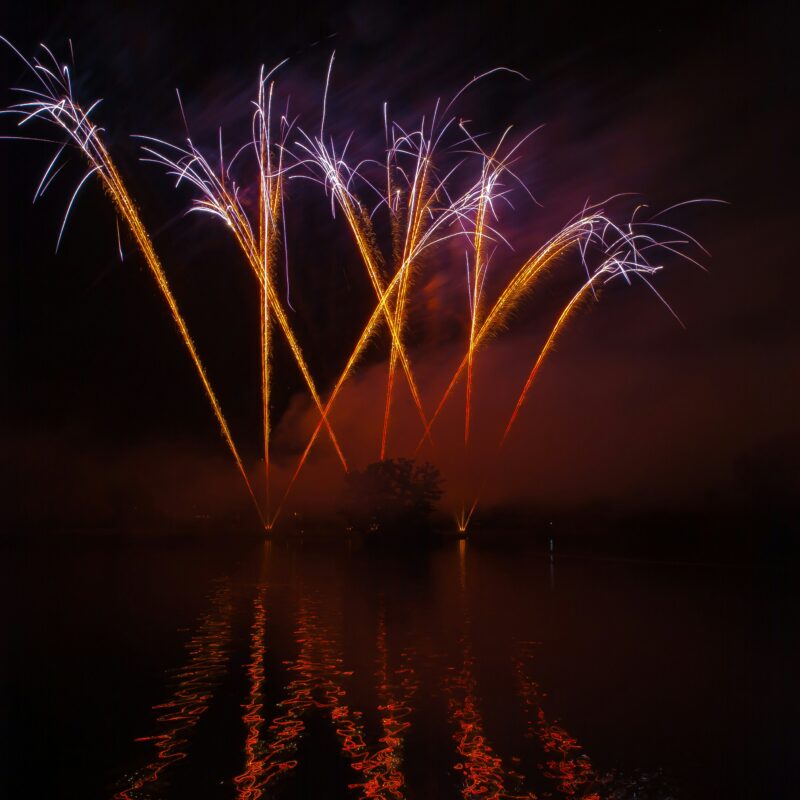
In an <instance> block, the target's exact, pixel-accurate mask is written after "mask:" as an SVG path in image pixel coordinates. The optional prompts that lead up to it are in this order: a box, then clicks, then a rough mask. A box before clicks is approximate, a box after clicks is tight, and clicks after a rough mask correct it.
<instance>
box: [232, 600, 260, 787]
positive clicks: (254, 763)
mask: <svg viewBox="0 0 800 800" xmlns="http://www.w3.org/2000/svg"><path fill="white" fill-rule="evenodd" d="M265 593H266V588H262V589H260V590H259V591H258V593H257V594H256V597H255V599H254V600H253V624H252V625H251V627H250V661H249V662H248V664H247V674H248V677H249V678H250V695H249V698H248V702H247V704H246V705H245V706H244V714H243V715H242V721H243V722H244V724H245V726H246V729H247V735H246V738H245V742H244V752H245V769H244V772H242V773H241V775H237V776H236V777H235V778H234V779H233V782H234V783H235V784H236V791H237V797H239V798H241V799H242V800H256V798H258V797H261V794H262V791H261V789H259V788H258V787H257V783H258V781H259V779H260V777H261V769H262V763H263V761H262V759H261V758H259V757H258V756H257V753H258V743H259V739H260V738H261V727H262V725H263V724H264V717H263V716H262V714H261V711H262V710H263V708H264V704H263V702H262V699H263V695H262V693H263V689H264V633H265V631H264V628H265V625H266V620H267V613H266V609H265V608H264V595H265Z"/></svg>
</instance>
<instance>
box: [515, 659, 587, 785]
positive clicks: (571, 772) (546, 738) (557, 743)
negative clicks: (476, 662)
mask: <svg viewBox="0 0 800 800" xmlns="http://www.w3.org/2000/svg"><path fill="white" fill-rule="evenodd" d="M530 657H531V653H530V651H529V650H526V651H525V652H524V653H523V655H522V657H520V658H518V659H517V660H516V672H517V678H518V679H519V687H520V688H519V691H520V697H521V698H522V702H523V704H524V706H525V711H526V716H527V726H528V735H529V736H531V737H536V738H538V739H539V741H540V742H541V744H542V747H543V748H544V751H545V753H546V754H548V755H550V756H551V758H550V759H549V760H548V761H547V762H546V764H545V765H546V767H547V770H546V771H545V773H544V774H545V776H546V777H548V778H550V779H551V780H553V781H555V783H556V789H557V790H558V791H559V792H561V794H563V795H566V796H567V797H579V798H581V799H582V800H600V794H599V793H598V791H597V784H598V783H599V782H601V781H602V778H601V776H599V775H598V774H597V772H596V770H595V769H594V767H593V766H592V762H591V760H590V758H589V756H587V755H586V754H585V753H582V752H581V751H582V750H583V748H582V747H581V745H580V744H579V743H578V740H577V739H576V738H575V737H574V736H572V735H571V734H569V733H568V732H567V731H566V730H565V729H564V728H563V727H562V726H561V725H559V724H558V723H557V722H550V721H549V720H548V719H547V716H546V714H545V712H544V709H543V708H542V704H541V703H542V697H543V696H544V695H543V693H542V692H541V690H540V688H539V684H538V683H536V681H534V680H532V679H531V678H530V677H529V676H528V674H527V670H526V669H525V663H526V662H527V661H529V660H530Z"/></svg>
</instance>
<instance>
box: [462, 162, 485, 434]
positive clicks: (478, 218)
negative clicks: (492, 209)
mask: <svg viewBox="0 0 800 800" xmlns="http://www.w3.org/2000/svg"><path fill="white" fill-rule="evenodd" d="M490 163H491V162H490V161H489V160H487V161H486V162H485V164H484V167H483V172H482V174H481V191H480V198H479V200H478V209H477V212H476V215H475V238H474V248H475V268H474V270H473V277H472V287H471V288H472V302H471V303H470V311H471V315H470V316H471V319H470V326H469V345H468V348H467V384H466V404H465V409H464V444H467V442H468V441H469V423H470V407H471V401H472V362H473V360H474V358H475V347H476V342H475V333H476V325H477V323H478V318H479V307H480V296H481V288H482V284H483V275H484V272H485V265H484V263H483V246H484V230H485V227H486V202H487V186H486V184H487V179H488V176H489V164H490Z"/></svg>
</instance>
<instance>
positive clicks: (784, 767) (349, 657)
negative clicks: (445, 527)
mask: <svg viewBox="0 0 800 800" xmlns="http://www.w3.org/2000/svg"><path fill="white" fill-rule="evenodd" d="M0 577H2V581H3V590H4V593H5V597H4V602H3V615H4V619H3V629H4V634H3V642H4V645H5V647H4V655H3V665H2V666H3V673H4V678H3V684H4V687H3V704H4V706H5V711H4V712H3V719H4V730H3V737H4V739H5V741H4V743H3V749H2V754H3V761H4V773H5V775H4V781H5V783H6V786H7V791H6V793H5V796H8V797H14V798H16V797H39V796H43V797H44V796H53V797H59V798H73V797H74V798H81V799H82V800H85V799H86V798H112V797H116V798H130V800H134V798H165V799H167V798H253V799H254V798H258V797H263V798H319V797H325V798H332V799H334V800H335V799H336V798H401V797H402V798H421V799H422V798H470V797H475V798H523V797H524V798H530V797H541V798H545V797H553V798H558V797H562V798H564V797H574V798H634V797H636V798H650V797H652V798H667V797H676V798H698V799H699V798H703V800H710V799H711V798H723V797H724V798H726V799H728V800H730V798H762V797H763V798H783V797H786V798H789V797H797V796H800V795H799V794H798V792H797V789H798V785H797V780H796V777H795V774H794V772H795V770H794V769H793V764H794V762H795V761H796V759H797V756H796V752H797V745H798V734H797V719H798V716H797V712H798V710H800V709H798V702H797V690H796V674H797V672H796V670H797V668H798V663H797V658H796V656H797V651H796V649H795V646H796V627H795V626H796V623H797V620H798V615H797V609H798V603H797V594H796V592H795V590H794V589H793V585H792V582H791V580H790V578H789V576H788V575H787V573H786V572H785V571H784V572H774V571H767V570H756V569H750V568H746V567H731V566H726V567H721V566H713V565H681V564H664V563H647V562H642V561H619V560H616V561H615V560H602V559H570V558H556V559H555V560H551V559H549V558H548V557H546V556H544V555H543V554H541V553H537V552H534V551H531V550H528V549H526V548H524V547H522V546H520V545H519V544H509V543H507V544H504V545H503V546H493V547H489V546H486V545H481V544H479V543H477V542H463V541H461V542H456V541H454V542H451V543H447V544H444V545H442V546H441V547H439V548H436V549H433V550H431V551H427V552H418V553H414V554H406V555H398V554H378V553H368V552H365V551H364V550H363V549H359V548H358V547H356V546H354V545H352V544H348V543H346V542H337V543H319V542H317V543H313V542H310V543H305V544H300V543H293V544H281V543H278V542H274V543H262V542H252V541H245V542H242V541H236V540H229V541H227V542H224V543H223V542H221V541H217V542H213V543H209V542H197V541H184V540H176V541H171V540H158V541H154V540H147V541H139V542H133V543H132V542H127V543H108V542H106V543H100V542H97V541H94V542H91V541H83V540H78V541H77V543H75V544H73V545H71V546H66V545H65V544H58V545H53V544H50V545H47V546H44V545H38V546H37V545H27V546H24V547H23V546H16V547H15V548H13V549H7V550H5V551H4V552H3V574H2V576H0Z"/></svg>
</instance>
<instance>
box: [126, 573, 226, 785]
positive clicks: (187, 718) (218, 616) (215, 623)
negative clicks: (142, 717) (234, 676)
mask: <svg viewBox="0 0 800 800" xmlns="http://www.w3.org/2000/svg"><path fill="white" fill-rule="evenodd" d="M216 583H217V586H216V589H215V591H214V592H213V594H212V595H211V597H210V600H209V606H210V608H209V610H208V611H207V612H205V613H204V614H203V615H202V616H201V618H200V620H199V622H198V625H197V630H196V632H195V634H194V635H193V636H192V638H191V639H190V640H189V642H188V643H187V645H186V649H187V651H188V653H189V660H188V662H187V663H186V665H185V666H184V667H182V668H181V669H178V670H175V671H173V672H172V673H170V683H172V684H174V691H173V693H172V696H171V697H170V699H169V700H167V701H166V702H164V703H159V704H158V705H155V706H153V709H154V710H155V711H156V712H158V715H157V717H156V724H157V726H158V732H157V733H155V734H153V735H151V736H143V737H140V738H138V739H137V740H136V741H137V742H152V743H153V746H154V748H155V756H154V760H153V761H152V762H151V763H149V764H147V765H146V766H145V767H143V768H142V769H139V770H137V771H136V772H133V773H131V774H129V775H128V776H126V779H125V784H126V788H124V789H122V790H120V791H119V792H117V794H116V795H114V797H115V800H142V798H145V797H148V796H149V795H150V792H151V791H152V789H153V788H154V785H155V784H157V783H158V782H159V781H160V780H161V777H162V773H163V772H164V771H165V770H166V769H167V767H169V766H170V765H171V764H174V763H175V762H176V761H181V760H182V759H184V758H186V757H187V756H188V751H189V734H190V732H191V730H192V728H194V727H195V725H197V722H198V720H199V719H200V717H201V716H202V715H203V714H204V713H205V712H206V710H207V709H208V706H209V703H210V702H211V698H212V697H213V694H214V689H215V687H216V686H217V684H218V682H219V679H220V678H221V676H222V675H223V674H224V672H225V669H226V666H227V663H228V656H229V652H228V647H229V644H230V638H231V614H232V611H233V604H232V600H231V587H230V583H229V582H228V581H227V580H220V581H217V582H216Z"/></svg>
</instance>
